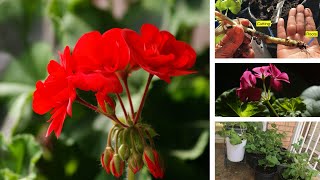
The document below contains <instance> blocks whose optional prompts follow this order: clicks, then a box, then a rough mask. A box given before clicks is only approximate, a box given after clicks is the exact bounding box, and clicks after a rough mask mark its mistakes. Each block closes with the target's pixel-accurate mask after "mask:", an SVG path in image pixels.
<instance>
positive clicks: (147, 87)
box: [133, 74, 153, 124]
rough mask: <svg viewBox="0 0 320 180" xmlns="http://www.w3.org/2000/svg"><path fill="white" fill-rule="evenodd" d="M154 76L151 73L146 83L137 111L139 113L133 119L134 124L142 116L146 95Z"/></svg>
mask: <svg viewBox="0 0 320 180" xmlns="http://www.w3.org/2000/svg"><path fill="white" fill-rule="evenodd" d="M152 78H153V75H152V74H149V77H148V81H147V84H146V88H145V89H144V93H143V96H142V99H141V102H140V106H139V109H138V112H137V114H136V116H135V118H134V120H133V124H137V122H138V119H139V117H140V114H141V111H142V109H143V106H144V102H145V100H146V96H147V94H148V90H149V86H150V83H151V80H152Z"/></svg>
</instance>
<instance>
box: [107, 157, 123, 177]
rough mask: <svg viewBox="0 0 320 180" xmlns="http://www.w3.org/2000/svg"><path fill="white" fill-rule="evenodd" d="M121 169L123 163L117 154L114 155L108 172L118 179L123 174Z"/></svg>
mask: <svg viewBox="0 0 320 180" xmlns="http://www.w3.org/2000/svg"><path fill="white" fill-rule="evenodd" d="M123 169H124V161H122V159H121V158H120V157H119V155H118V154H114V155H113V158H112V160H111V162H110V171H111V173H112V175H113V176H115V177H116V178H119V177H120V176H121V175H122V173H123Z"/></svg>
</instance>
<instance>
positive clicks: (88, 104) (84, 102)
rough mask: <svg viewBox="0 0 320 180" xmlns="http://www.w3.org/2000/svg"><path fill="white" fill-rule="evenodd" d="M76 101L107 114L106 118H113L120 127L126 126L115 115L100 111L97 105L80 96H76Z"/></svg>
mask: <svg viewBox="0 0 320 180" xmlns="http://www.w3.org/2000/svg"><path fill="white" fill-rule="evenodd" d="M76 101H77V102H78V103H80V104H82V105H84V106H86V107H88V108H89V109H92V110H94V111H96V112H99V113H101V114H103V115H105V116H107V117H108V118H110V119H111V120H113V121H114V122H116V123H118V124H120V125H121V126H122V127H128V126H127V125H125V124H123V123H122V122H121V121H120V120H119V119H118V118H117V116H116V115H110V114H106V113H105V112H103V111H101V110H100V109H99V108H98V107H97V106H94V105H92V104H90V103H88V102H87V101H85V100H83V99H82V98H80V97H79V96H77V97H76Z"/></svg>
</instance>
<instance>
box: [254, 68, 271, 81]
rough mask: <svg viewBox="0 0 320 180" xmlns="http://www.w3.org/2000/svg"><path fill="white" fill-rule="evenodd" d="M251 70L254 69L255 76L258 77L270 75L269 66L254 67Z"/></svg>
mask: <svg viewBox="0 0 320 180" xmlns="http://www.w3.org/2000/svg"><path fill="white" fill-rule="evenodd" d="M252 71H254V72H255V73H256V74H255V76H256V77H257V78H260V79H262V77H263V78H266V77H268V76H270V66H261V67H256V68H253V69H252Z"/></svg>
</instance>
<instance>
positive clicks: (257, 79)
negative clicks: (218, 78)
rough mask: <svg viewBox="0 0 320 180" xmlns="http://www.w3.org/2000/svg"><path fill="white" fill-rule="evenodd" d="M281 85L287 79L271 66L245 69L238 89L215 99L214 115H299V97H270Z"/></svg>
mask: <svg viewBox="0 0 320 180" xmlns="http://www.w3.org/2000/svg"><path fill="white" fill-rule="evenodd" d="M283 84H290V81H289V76H288V74H287V73H285V72H281V71H280V70H279V69H278V68H277V67H276V66H275V65H273V64H269V65H268V66H261V67H255V68H253V69H252V71H250V70H248V69H247V70H246V71H245V72H244V73H243V75H242V76H241V78H240V87H239V88H234V89H231V90H228V91H225V92H224V93H222V94H221V95H220V96H219V97H218V98H217V99H216V116H227V117H230V116H240V117H251V116H276V117H279V116H282V117H283V116H290V117H300V116H302V114H303V113H304V112H305V110H306V105H305V104H304V103H303V101H302V100H301V98H299V97H297V98H276V97H275V96H274V93H273V92H279V91H281V90H282V88H283Z"/></svg>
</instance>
